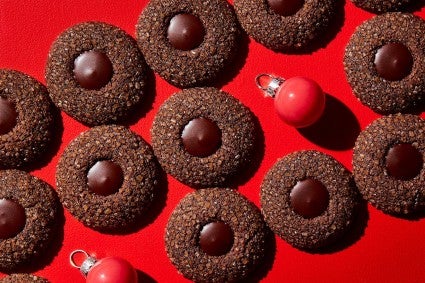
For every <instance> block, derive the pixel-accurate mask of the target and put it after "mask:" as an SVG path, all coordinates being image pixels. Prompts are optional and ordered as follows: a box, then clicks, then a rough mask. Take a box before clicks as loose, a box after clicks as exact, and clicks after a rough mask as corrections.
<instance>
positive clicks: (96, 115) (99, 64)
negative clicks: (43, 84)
mask: <svg viewBox="0 0 425 283" xmlns="http://www.w3.org/2000/svg"><path fill="white" fill-rule="evenodd" d="M147 70H148V67H147V65H146V63H145V61H144V58H143V56H142V53H141V52H140V51H139V49H138V47H137V43H136V41H135V40H134V39H133V38H132V37H131V36H130V35H128V34H127V33H125V32H124V31H123V30H121V29H119V28H118V27H115V26H112V25H109V24H105V23H100V22H86V23H81V24H77V25H75V26H73V27H71V28H69V29H67V30H66V31H64V32H63V33H62V34H61V35H60V36H59V37H58V38H57V39H56V41H55V42H54V43H53V45H52V47H51V49H50V52H49V58H48V61H47V66H46V81H47V87H48V89H49V92H50V96H51V97H52V100H53V102H54V103H55V104H56V105H57V106H58V107H59V108H60V109H62V110H63V111H64V112H66V113H67V114H68V115H70V116H71V117H73V118H75V119H76V120H78V121H80V122H82V123H85V124H87V125H91V126H93V125H100V124H108V123H115V122H117V121H118V122H119V121H121V120H122V119H123V118H125V117H126V116H128V115H129V113H130V112H131V110H133V109H134V108H135V107H136V105H137V104H139V103H140V102H141V101H142V99H143V95H144V92H145V90H146V85H147Z"/></svg>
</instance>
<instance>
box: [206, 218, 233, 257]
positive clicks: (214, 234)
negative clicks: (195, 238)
mask: <svg viewBox="0 0 425 283" xmlns="http://www.w3.org/2000/svg"><path fill="white" fill-rule="evenodd" d="M199 245H200V246H201V249H202V250H203V251H204V252H205V253H206V254H208V255H211V256H220V255H224V254H226V253H227V252H229V251H230V249H231V248H232V246H233V231H232V228H230V226H229V225H227V224H226V223H224V222H221V221H217V222H211V223H208V224H207V225H205V226H204V227H203V228H202V230H201V235H200V237H199Z"/></svg>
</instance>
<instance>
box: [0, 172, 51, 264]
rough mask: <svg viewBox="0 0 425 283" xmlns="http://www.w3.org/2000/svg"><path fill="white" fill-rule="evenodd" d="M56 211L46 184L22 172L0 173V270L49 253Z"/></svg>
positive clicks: (25, 262)
mask: <svg viewBox="0 0 425 283" xmlns="http://www.w3.org/2000/svg"><path fill="white" fill-rule="evenodd" d="M58 211H59V201H58V198H57V196H56V193H55V191H54V190H53V189H52V188H51V187H50V186H49V185H48V184H47V183H45V182H43V181H41V180H40V179H38V178H36V177H33V176H31V175H29V174H28V173H26V172H23V171H18V170H4V171H0V270H3V271H11V270H16V269H18V268H20V267H23V266H24V265H25V264H28V263H29V262H33V261H35V260H36V258H37V257H39V256H40V255H41V254H42V253H43V252H44V251H46V250H47V249H49V243H50V242H51V241H52V240H53V238H54V237H55V236H56V233H55V232H56V222H57V221H58Z"/></svg>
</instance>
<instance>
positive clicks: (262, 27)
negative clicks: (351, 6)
mask: <svg viewBox="0 0 425 283" xmlns="http://www.w3.org/2000/svg"><path fill="white" fill-rule="evenodd" d="M337 2H338V0H305V1H304V0H292V1H279V0H235V1H234V6H235V11H236V14H237V16H238V19H239V21H240V23H241V25H242V27H243V28H244V29H245V31H246V32H247V33H248V34H249V35H250V36H252V37H253V38H254V39H255V40H256V41H258V42H259V43H261V44H263V45H264V46H266V47H267V48H270V49H272V50H275V51H283V52H285V51H295V50H300V49H303V48H306V47H307V46H308V45H310V44H311V43H312V42H313V41H315V40H317V39H318V38H319V37H320V36H321V35H322V34H323V33H324V32H325V31H326V29H327V28H328V26H329V24H330V22H331V20H332V19H333V18H334V17H335V14H336V11H337Z"/></svg>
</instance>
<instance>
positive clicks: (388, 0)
mask: <svg viewBox="0 0 425 283" xmlns="http://www.w3.org/2000/svg"><path fill="white" fill-rule="evenodd" d="M351 2H353V3H354V5H356V6H357V7H359V8H362V9H364V10H367V11H369V12H372V13H376V14H381V13H386V12H396V11H403V10H406V9H407V8H408V7H409V5H410V4H413V3H415V2H416V1H415V0H351Z"/></svg>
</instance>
